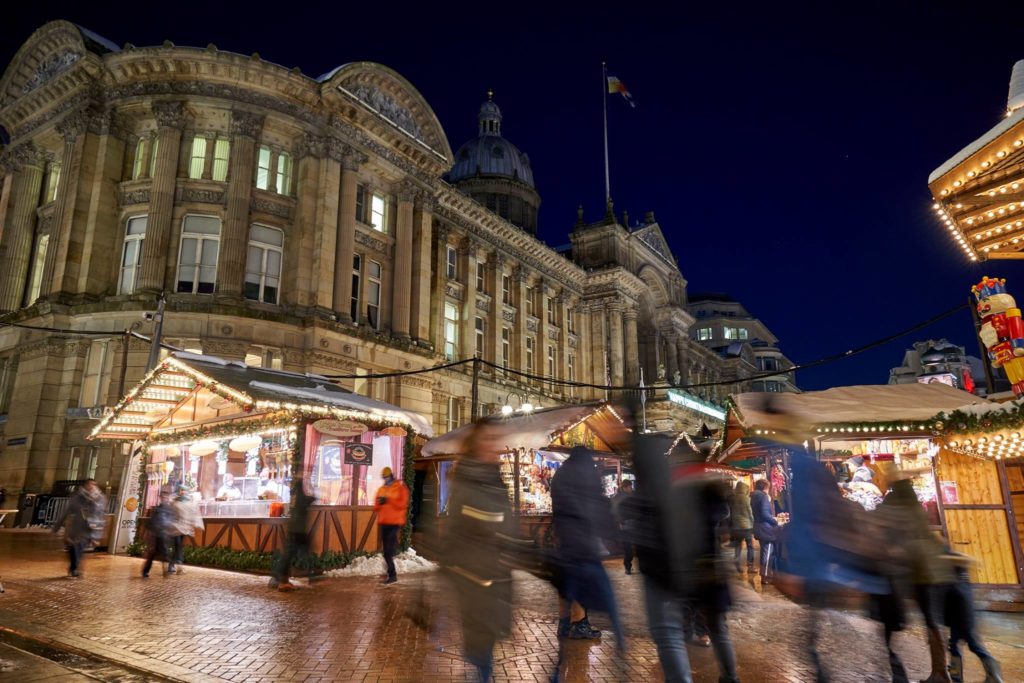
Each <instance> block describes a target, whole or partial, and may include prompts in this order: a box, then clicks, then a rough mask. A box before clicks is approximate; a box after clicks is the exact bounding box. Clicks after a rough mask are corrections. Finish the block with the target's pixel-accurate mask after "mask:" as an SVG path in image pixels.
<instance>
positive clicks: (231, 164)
mask: <svg viewBox="0 0 1024 683" xmlns="http://www.w3.org/2000/svg"><path fill="white" fill-rule="evenodd" d="M262 128H263V116H261V115H259V114H255V113H253V112H249V111H243V110H233V111H232V112H231V155H230V158H229V160H228V190H227V191H228V196H227V205H228V206H227V213H226V216H225V219H224V227H223V228H222V229H221V237H220V260H219V263H218V271H219V272H218V273H217V293H218V294H220V295H222V296H224V297H226V298H229V299H241V298H242V283H243V282H244V280H245V261H246V257H247V255H248V247H249V204H250V202H251V200H252V186H253V177H254V176H253V174H254V173H255V164H256V139H257V138H258V137H259V135H260V131H261V130H262ZM159 152H160V154H161V155H162V154H163V153H164V143H163V142H161V143H160V149H159ZM157 163H158V164H159V161H157ZM157 172H158V173H159V170H158V171H157ZM155 182H156V181H154V183H155ZM147 229H148V228H147ZM146 240H147V242H148V241H149V235H148V234H147V235H146Z"/></svg>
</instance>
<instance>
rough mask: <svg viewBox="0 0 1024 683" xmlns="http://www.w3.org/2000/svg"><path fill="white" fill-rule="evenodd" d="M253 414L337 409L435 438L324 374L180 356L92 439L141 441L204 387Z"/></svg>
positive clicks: (423, 426) (411, 419)
mask: <svg viewBox="0 0 1024 683" xmlns="http://www.w3.org/2000/svg"><path fill="white" fill-rule="evenodd" d="M203 388H205V389H209V390H210V391H212V392H213V393H215V394H217V395H219V396H222V397H223V398H225V399H227V400H228V401H230V402H232V403H234V404H235V405H237V406H238V407H240V408H243V409H246V410H249V411H255V412H271V411H274V410H281V409H303V408H317V409H323V408H335V409H337V410H344V411H357V412H363V413H367V414H373V415H375V416H377V417H380V418H382V419H385V420H392V421H394V422H399V423H404V424H407V425H409V426H410V427H412V428H413V429H414V430H416V432H417V433H419V434H421V435H423V436H427V437H430V436H433V433H434V431H433V428H432V427H431V424H430V421H429V420H427V419H426V418H425V417H424V416H422V415H420V414H419V413H416V412H413V411H410V410H405V409H402V408H399V407H397V406H393V405H391V404H389V403H384V402H383V401H377V400H375V399H372V398H367V397H365V396H361V395H359V394H355V393H352V392H351V391H348V390H347V389H344V388H342V387H339V386H338V385H336V384H332V383H331V381H330V380H328V379H327V378H326V377H322V376H320V375H302V374H298V373H294V372H284V371H282V370H270V369H268V368H258V367H251V366H248V365H246V364H245V363H241V362H238V361H231V360H225V359H223V358H217V357H215V356H204V355H199V354H194V353H187V352H176V353H173V354H171V355H170V356H168V357H167V358H166V359H164V361H163V362H161V363H160V365H158V366H157V367H156V368H155V369H154V370H153V371H152V372H151V373H149V374H148V375H147V376H146V377H145V378H143V380H142V381H141V382H140V383H139V384H138V385H136V387H135V388H133V389H132V390H131V391H130V392H129V393H128V395H127V396H125V397H124V398H123V399H122V400H121V402H120V403H118V404H117V406H115V407H114V409H113V411H112V412H110V413H109V414H107V415H106V416H104V418H103V419H102V420H101V421H100V423H99V425H97V426H96V428H95V429H94V430H93V432H92V434H91V435H90V436H91V438H102V439H138V438H143V437H145V435H146V434H148V433H149V431H150V430H151V429H152V428H154V427H155V426H156V425H158V424H159V423H160V422H161V421H163V420H164V419H165V418H166V417H167V416H168V415H170V414H171V412H173V411H174V410H175V409H176V408H177V407H178V406H179V405H181V404H182V403H183V402H185V401H186V400H188V399H189V398H190V397H191V396H192V395H193V394H195V393H196V392H197V391H199V390H201V389H203Z"/></svg>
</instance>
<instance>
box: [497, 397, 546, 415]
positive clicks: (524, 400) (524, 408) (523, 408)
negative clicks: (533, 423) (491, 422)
mask: <svg viewBox="0 0 1024 683" xmlns="http://www.w3.org/2000/svg"><path fill="white" fill-rule="evenodd" d="M513 396H515V397H516V398H517V399H518V400H519V407H518V408H513V407H512V397H513ZM531 398H532V396H531V395H530V394H519V393H516V392H514V391H511V392H509V394H508V396H506V397H505V405H503V406H502V407H501V414H502V415H503V416H504V417H510V416H511V415H512V413H514V412H516V411H517V410H518V411H519V412H520V413H523V414H524V415H529V414H530V413H532V412H533V411H535V410H537V408H539V407H540V406H539V405H534V404H533V402H532V401H531V400H530V399H531Z"/></svg>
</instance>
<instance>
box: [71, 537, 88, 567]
mask: <svg viewBox="0 0 1024 683" xmlns="http://www.w3.org/2000/svg"><path fill="white" fill-rule="evenodd" d="M86 543H87V541H78V542H77V543H68V544H67V545H68V562H69V566H68V573H69V574H72V575H76V574H78V570H79V569H81V567H82V556H83V555H84V554H85V546H86Z"/></svg>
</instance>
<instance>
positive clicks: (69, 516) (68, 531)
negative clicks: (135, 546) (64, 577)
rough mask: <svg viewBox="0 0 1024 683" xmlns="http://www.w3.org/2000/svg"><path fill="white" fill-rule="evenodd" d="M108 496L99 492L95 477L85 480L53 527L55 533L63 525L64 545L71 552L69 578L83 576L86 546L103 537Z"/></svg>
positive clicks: (69, 555) (69, 554) (69, 556)
mask: <svg viewBox="0 0 1024 683" xmlns="http://www.w3.org/2000/svg"><path fill="white" fill-rule="evenodd" d="M106 509H107V499H106V498H105V497H104V496H103V494H102V493H101V492H100V488H99V486H97V485H96V480H95V479H86V480H85V481H84V482H83V483H82V485H81V486H80V487H79V488H78V490H76V491H75V492H74V494H73V495H72V496H71V500H69V501H68V507H67V509H66V510H65V512H64V516H63V517H61V519H60V520H59V521H57V522H56V523H55V524H54V526H53V533H57V532H58V531H60V529H61V527H63V528H64V545H65V546H66V548H67V551H68V578H69V579H76V578H78V577H80V576H82V561H83V556H84V554H85V551H86V549H88V548H89V546H91V545H93V544H95V543H98V542H99V541H100V539H102V538H103V527H104V519H103V515H104V513H105V512H106Z"/></svg>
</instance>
